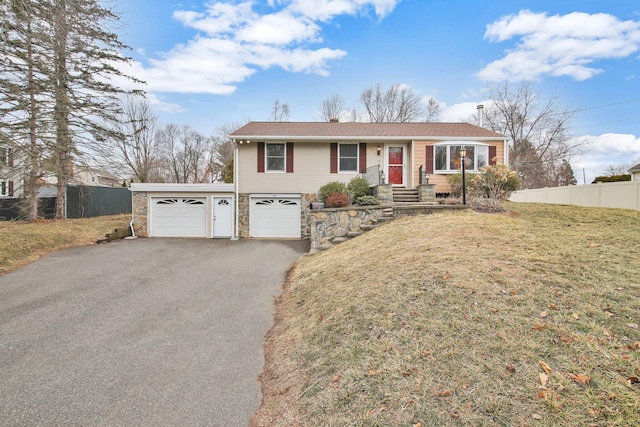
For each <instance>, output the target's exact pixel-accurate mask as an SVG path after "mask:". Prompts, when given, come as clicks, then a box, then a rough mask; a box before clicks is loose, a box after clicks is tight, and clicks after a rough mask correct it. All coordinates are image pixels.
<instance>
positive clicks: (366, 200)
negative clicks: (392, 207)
mask: <svg viewBox="0 0 640 427" xmlns="http://www.w3.org/2000/svg"><path fill="white" fill-rule="evenodd" d="M356 204H357V205H360V206H375V205H379V204H380V200H378V199H376V198H375V197H373V196H360V197H358V198H357V199H356Z"/></svg>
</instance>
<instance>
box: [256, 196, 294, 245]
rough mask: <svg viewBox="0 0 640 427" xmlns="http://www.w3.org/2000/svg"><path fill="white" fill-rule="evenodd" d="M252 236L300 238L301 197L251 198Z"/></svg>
mask: <svg viewBox="0 0 640 427" xmlns="http://www.w3.org/2000/svg"><path fill="white" fill-rule="evenodd" d="M251 237H295V238H300V199H299V198H280V197H255V198H252V199H251Z"/></svg>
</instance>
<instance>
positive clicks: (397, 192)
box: [393, 187, 420, 203]
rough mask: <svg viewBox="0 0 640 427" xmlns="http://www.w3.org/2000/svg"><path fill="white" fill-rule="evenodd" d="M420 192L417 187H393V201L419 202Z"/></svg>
mask: <svg viewBox="0 0 640 427" xmlns="http://www.w3.org/2000/svg"><path fill="white" fill-rule="evenodd" d="M419 202H420V194H419V193H418V189H417V188H404V187H394V188H393V203H419Z"/></svg>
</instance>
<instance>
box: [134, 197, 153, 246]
mask: <svg viewBox="0 0 640 427" xmlns="http://www.w3.org/2000/svg"><path fill="white" fill-rule="evenodd" d="M131 208H132V210H131V220H132V221H133V229H134V230H135V231H136V235H138V236H140V237H149V223H148V220H149V202H148V194H147V193H146V192H134V193H131Z"/></svg>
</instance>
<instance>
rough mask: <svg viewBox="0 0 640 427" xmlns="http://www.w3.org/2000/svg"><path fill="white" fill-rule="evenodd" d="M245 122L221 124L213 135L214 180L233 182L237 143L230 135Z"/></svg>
mask: <svg viewBox="0 0 640 427" xmlns="http://www.w3.org/2000/svg"><path fill="white" fill-rule="evenodd" d="M243 125H244V123H225V124H223V125H220V126H219V127H218V129H217V131H216V135H215V136H214V137H213V140H214V147H213V156H212V159H213V167H212V171H213V177H214V178H213V180H214V181H224V182H228V183H231V182H233V152H234V148H235V144H234V143H233V140H232V139H231V138H230V137H229V135H230V134H231V133H233V132H234V131H235V130H237V129H239V128H241V127H242V126H243Z"/></svg>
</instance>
